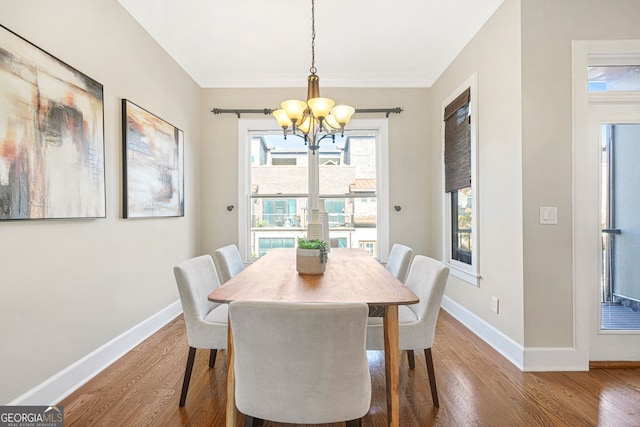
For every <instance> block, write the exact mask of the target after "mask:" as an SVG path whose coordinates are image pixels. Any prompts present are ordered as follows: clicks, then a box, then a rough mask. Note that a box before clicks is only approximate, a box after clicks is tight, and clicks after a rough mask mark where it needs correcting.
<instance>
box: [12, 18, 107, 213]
mask: <svg viewBox="0 0 640 427" xmlns="http://www.w3.org/2000/svg"><path fill="white" fill-rule="evenodd" d="M0 83H1V84H0V220H28V219H64V218H105V217H106V191H105V147H104V105H103V104H104V94H103V86H102V84H100V83H98V82H97V81H95V80H94V79H92V78H90V77H89V76H87V75H86V74H83V73H82V72H80V71H78V70H77V69H75V68H73V67H71V66H70V65H68V64H66V63H65V62H63V61H61V60H60V59H58V58H56V57H55V56H53V55H51V54H49V53H48V52H46V51H44V50H42V49H41V48H39V47H38V46H36V45H35V44H33V43H31V42H29V41H27V40H26V39H24V38H22V37H21V36H19V35H17V34H16V33H14V32H12V31H11V30H9V29H8V28H6V27H4V26H2V25H0Z"/></svg>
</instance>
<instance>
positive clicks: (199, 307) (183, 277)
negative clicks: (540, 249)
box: [173, 255, 228, 406]
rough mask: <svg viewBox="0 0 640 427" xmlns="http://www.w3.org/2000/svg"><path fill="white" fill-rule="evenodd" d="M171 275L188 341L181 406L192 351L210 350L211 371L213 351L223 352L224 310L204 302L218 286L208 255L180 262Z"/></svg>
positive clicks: (185, 391)
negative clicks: (175, 283) (178, 297)
mask: <svg viewBox="0 0 640 427" xmlns="http://www.w3.org/2000/svg"><path fill="white" fill-rule="evenodd" d="M173 273H174V275H175V277H176V282H177V284H178V292H179V293H180V302H181V303H182V311H183V312H184V321H185V324H186V327H187V339H188V341H189V355H188V357H187V367H186V369H185V372H184V381H183V384H182V394H181V396H180V406H184V403H185V401H186V399H187V391H188V390H189V381H190V379H191V371H192V370H193V361H194V359H195V356H196V349H198V348H205V349H211V354H210V355H209V367H210V368H213V367H214V365H215V361H216V354H217V350H218V349H226V348H227V329H228V306H227V304H218V303H214V302H211V301H209V300H208V299H207V297H208V295H209V294H210V293H211V292H213V290H214V289H216V288H218V287H219V286H220V282H219V280H218V274H217V273H216V268H215V266H214V265H213V260H212V259H211V256H210V255H203V256H199V257H196V258H192V259H189V260H187V261H184V262H182V263H181V264H180V265H178V266H176V267H174V268H173Z"/></svg>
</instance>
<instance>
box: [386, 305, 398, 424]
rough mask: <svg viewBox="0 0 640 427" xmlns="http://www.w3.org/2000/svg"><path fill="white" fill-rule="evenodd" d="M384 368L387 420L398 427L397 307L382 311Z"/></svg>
mask: <svg viewBox="0 0 640 427" xmlns="http://www.w3.org/2000/svg"><path fill="white" fill-rule="evenodd" d="M383 325H384V368H385V377H386V379H387V419H388V421H389V424H388V425H389V426H394V427H398V426H399V425H400V397H399V394H398V388H399V380H398V377H399V376H400V344H399V342H398V306H397V305H388V306H386V307H385V309H384V323H383Z"/></svg>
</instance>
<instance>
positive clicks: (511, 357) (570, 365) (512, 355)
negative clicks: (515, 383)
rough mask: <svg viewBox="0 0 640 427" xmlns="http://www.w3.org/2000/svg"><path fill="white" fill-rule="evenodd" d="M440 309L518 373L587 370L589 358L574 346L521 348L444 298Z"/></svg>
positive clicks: (473, 315) (455, 303)
mask: <svg viewBox="0 0 640 427" xmlns="http://www.w3.org/2000/svg"><path fill="white" fill-rule="evenodd" d="M442 308H443V309H444V310H446V311H447V312H448V313H449V314H451V315H452V316H453V317H455V318H456V319H457V320H458V321H460V323H462V324H463V325H464V326H466V327H467V328H469V329H470V330H471V332H473V333H474V334H476V335H477V336H478V337H480V338H481V339H482V340H483V341H485V342H486V343H487V344H489V345H490V346H491V347H493V349H494V350H496V351H497V352H498V353H500V354H501V355H502V356H504V357H505V358H506V359H507V360H508V361H509V362H511V363H513V364H514V365H515V366H516V367H518V369H520V370H521V371H525V372H551V371H588V370H589V360H588V359H589V358H588V356H587V357H585V355H582V354H580V353H579V352H578V351H576V349H575V348H573V347H528V348H527V347H523V346H521V345H520V344H518V343H517V342H515V341H513V340H512V339H511V338H509V337H508V336H506V335H505V334H503V333H502V332H500V331H499V330H498V329H496V328H495V327H493V326H491V325H490V324H488V323H487V322H485V321H484V320H482V319H481V318H479V317H478V316H476V315H475V314H473V313H472V312H470V311H469V310H467V309H466V308H464V307H463V306H461V305H460V304H458V303H457V302H455V301H454V300H452V299H451V298H449V297H447V296H446V295H445V296H444V297H443V299H442Z"/></svg>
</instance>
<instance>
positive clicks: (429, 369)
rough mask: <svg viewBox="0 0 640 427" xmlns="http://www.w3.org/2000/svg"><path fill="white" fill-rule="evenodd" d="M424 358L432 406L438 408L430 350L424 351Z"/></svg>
mask: <svg viewBox="0 0 640 427" xmlns="http://www.w3.org/2000/svg"><path fill="white" fill-rule="evenodd" d="M424 357H425V359H426V361H427V372H428V373H429V385H430V386H431V398H432V399H433V406H434V407H436V408H437V407H439V406H440V403H439V402H438V389H437V388H436V374H435V371H434V370H433V356H432V355H431V348H425V349H424Z"/></svg>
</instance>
